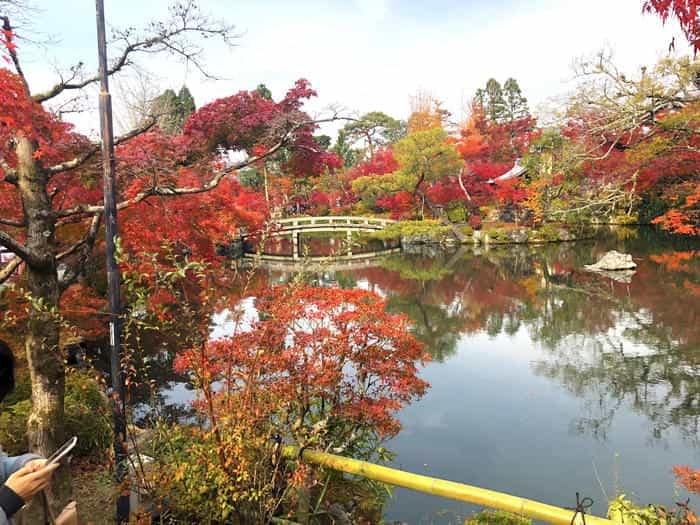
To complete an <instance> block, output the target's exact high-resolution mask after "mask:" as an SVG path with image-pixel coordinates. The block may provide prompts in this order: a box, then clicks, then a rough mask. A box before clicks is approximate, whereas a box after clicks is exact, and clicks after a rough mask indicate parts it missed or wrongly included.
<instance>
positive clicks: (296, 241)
mask: <svg viewBox="0 0 700 525" xmlns="http://www.w3.org/2000/svg"><path fill="white" fill-rule="evenodd" d="M299 248H301V246H300V237H299V231H293V232H292V259H298V258H299V253H300V252H301V250H300V249H299Z"/></svg>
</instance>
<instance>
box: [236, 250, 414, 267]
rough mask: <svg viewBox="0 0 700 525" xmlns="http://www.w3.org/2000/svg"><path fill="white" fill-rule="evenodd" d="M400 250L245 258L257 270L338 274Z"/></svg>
mask: <svg viewBox="0 0 700 525" xmlns="http://www.w3.org/2000/svg"><path fill="white" fill-rule="evenodd" d="M400 251H401V248H389V249H386V250H379V251H374V252H365V253H356V254H350V255H339V256H335V257H334V256H328V255H326V256H322V257H304V258H300V257H296V258H294V257H290V256H289V255H258V254H254V253H246V254H245V258H246V259H251V260H252V261H253V264H255V265H256V266H258V267H259V268H264V269H266V270H273V271H279V272H300V271H305V272H316V271H326V272H338V271H343V270H357V269H360V268H368V267H370V266H376V264H377V261H376V260H375V258H376V257H380V256H382V255H388V254H391V253H399V252H400Z"/></svg>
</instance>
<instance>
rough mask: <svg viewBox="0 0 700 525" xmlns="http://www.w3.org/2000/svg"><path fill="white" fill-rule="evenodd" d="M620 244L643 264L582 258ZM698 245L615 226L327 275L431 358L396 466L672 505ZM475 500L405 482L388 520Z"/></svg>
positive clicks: (698, 406)
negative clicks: (576, 238)
mask: <svg viewBox="0 0 700 525" xmlns="http://www.w3.org/2000/svg"><path fill="white" fill-rule="evenodd" d="M610 249H617V250H619V251H622V252H626V253H631V254H632V255H633V257H634V260H635V262H636V263H637V264H638V268H637V271H636V273H635V274H634V275H632V276H628V277H627V279H625V278H622V279H619V280H616V279H613V278H611V277H610V276H606V275H601V274H596V273H591V272H587V271H585V270H584V269H583V266H584V264H590V263H593V262H595V261H596V260H597V258H598V257H599V256H601V255H602V254H603V253H605V252H606V251H607V250H610ZM699 256H700V242H695V241H690V240H687V239H680V238H674V237H671V236H667V235H665V234H662V233H659V232H657V231H656V230H654V229H651V228H641V229H621V230H619V231H617V232H616V233H614V234H613V233H610V234H606V235H605V236H602V237H601V238H598V239H596V240H593V241H586V242H577V243H563V244H549V245H529V246H524V245H519V246H503V247H499V248H491V249H484V248H474V247H471V246H470V247H464V248H462V249H460V250H459V251H456V252H453V253H440V252H438V253H428V254H424V255H420V254H415V255H410V254H406V253H401V254H397V255H391V256H387V257H384V258H381V259H375V260H373V261H372V262H371V263H367V262H365V263H364V264H363V265H362V266H361V267H358V268H354V269H350V270H342V269H338V270H330V269H329V270H326V271H323V272H321V273H319V274H318V275H317V280H318V281H319V282H321V283H322V284H323V283H325V284H328V283H332V284H337V285H340V286H344V287H361V288H366V289H371V290H374V291H376V292H377V293H379V294H381V295H382V296H384V297H385V298H386V300H387V305H388V308H389V309H390V310H391V311H394V312H403V313H405V314H407V315H408V316H409V317H410V318H411V320H412V322H413V324H414V327H415V328H414V330H415V333H416V335H417V337H418V338H419V339H420V340H421V341H423V342H424V343H425V345H426V349H427V350H428V351H429V352H430V353H431V355H432V356H433V360H432V362H431V363H429V364H428V365H427V366H426V367H425V368H424V369H423V371H422V375H423V377H424V378H425V379H427V380H428V381H429V382H430V383H431V388H430V390H429V391H428V393H427V395H426V396H425V397H424V398H423V399H422V400H421V401H419V402H417V403H415V404H413V405H412V406H410V407H408V408H407V409H405V410H403V412H402V413H401V414H400V419H401V421H402V423H403V430H402V431H401V433H400V434H399V435H398V436H397V437H396V438H394V439H393V440H392V441H391V442H390V443H389V444H388V448H390V449H391V450H393V451H394V452H395V453H396V457H395V460H394V465H395V466H397V467H399V468H402V469H405V470H408V471H411V472H416V473H421V474H426V475H429V476H435V477H440V478H446V479H450V480H454V481H459V482H464V483H468V484H471V485H477V486H481V487H485V488H490V489H493V490H498V491H502V492H508V493H511V494H515V495H518V496H522V497H527V498H532V499H535V500H538V501H542V502H546V503H551V504H553V505H557V506H562V507H564V506H567V507H568V506H572V505H573V504H574V503H575V499H576V495H575V494H576V492H580V493H581V495H582V496H590V497H592V498H593V499H594V500H595V504H594V506H593V508H592V509H591V511H592V512H594V513H596V514H598V515H604V514H605V510H606V502H607V500H608V499H609V498H611V497H612V496H613V495H614V494H615V493H616V491H620V492H624V493H625V494H627V495H628V496H631V497H632V498H634V499H635V500H636V501H637V502H639V503H652V502H653V503H663V504H665V505H667V506H670V507H672V506H673V505H674V502H676V501H681V500H685V498H686V497H687V494H686V493H685V492H684V491H682V490H679V489H677V488H675V487H674V483H673V482H674V478H673V474H672V472H671V468H672V467H673V466H674V465H677V464H690V465H694V466H695V467H698V466H699V464H700V447H699V445H700V439H699V438H698V425H699V424H700V257H699ZM267 273H268V277H269V279H270V280H271V281H273V282H276V283H278V282H284V281H285V280H287V279H290V278H291V277H292V274H291V273H290V272H289V271H275V270H268V271H267ZM626 281H628V282H626ZM187 395H188V394H187V391H185V390H183V389H181V388H180V387H178V388H176V389H175V390H172V391H170V392H169V393H168V396H170V399H173V400H180V399H182V397H183V396H187ZM698 503H700V501H698V499H695V500H691V504H694V505H695V508H696V509H697V508H698V506H699V505H698ZM474 510H477V509H476V508H475V507H472V506H469V505H466V504H460V503H457V502H451V501H449V500H444V499H441V498H435V497H431V496H427V495H423V494H418V493H414V492H409V491H407V490H403V489H396V490H395V491H394V495H393V498H392V499H391V500H390V502H389V505H388V507H387V510H386V518H387V520H388V521H393V520H396V521H399V522H406V523H411V524H415V523H426V524H427V523H461V519H460V518H462V519H463V517H464V516H468V515H470V514H471V513H472V512H473V511H474Z"/></svg>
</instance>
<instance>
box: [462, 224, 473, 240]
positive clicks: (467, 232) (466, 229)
mask: <svg viewBox="0 0 700 525" xmlns="http://www.w3.org/2000/svg"><path fill="white" fill-rule="evenodd" d="M460 230H461V231H462V233H463V234H464V235H466V236H468V237H471V236H472V235H474V228H472V227H471V226H462V227H460Z"/></svg>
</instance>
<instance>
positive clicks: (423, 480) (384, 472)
mask: <svg viewBox="0 0 700 525" xmlns="http://www.w3.org/2000/svg"><path fill="white" fill-rule="evenodd" d="M283 454H284V456H285V457H287V458H289V459H295V458H298V457H299V448H298V447H293V446H286V447H284V449H283ZM301 460H302V461H305V462H308V463H314V464H316V465H322V466H324V467H328V468H331V469H333V470H338V471H341V472H346V473H348V474H354V475H357V476H362V477H365V478H368V479H373V480H375V481H381V482H383V483H387V484H389V485H394V486H396V487H403V488H407V489H411V490H416V491H418V492H423V493H425V494H432V495H434V496H440V497H443V498H448V499H452V500H457V501H464V502H468V503H475V504H477V505H483V506H484V507H489V508H492V509H500V510H506V511H509V512H513V513H515V514H519V515H521V516H525V517H528V518H531V519H535V520H541V521H546V522H548V523H553V524H555V525H570V524H571V523H572V518H573V517H574V511H572V510H569V509H563V508H560V507H555V506H553V505H548V504H546V503H540V502H538V501H533V500H530V499H526V498H520V497H518V496H512V495H510V494H505V493H503V492H496V491H493V490H488V489H482V488H480V487H474V486H471V485H464V484H462V483H456V482H454V481H447V480H444V479H438V478H431V477H429V476H422V475H420V474H412V473H411V472H405V471H403V470H398V469H395V468H390V467H384V466H381V465H375V464H374V463H368V462H366V461H360V460H357V459H352V458H345V457H342V456H336V455H334V454H327V453H325V452H319V451H317V450H306V449H304V450H303V452H302V453H301ZM573 523H574V524H575V525H583V519H582V516H581V515H580V514H577V515H576V518H575V519H574V521H573ZM585 523H586V525H620V524H619V523H618V522H615V521H612V520H609V519H606V518H599V517H597V516H593V515H590V514H586V522H585Z"/></svg>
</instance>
